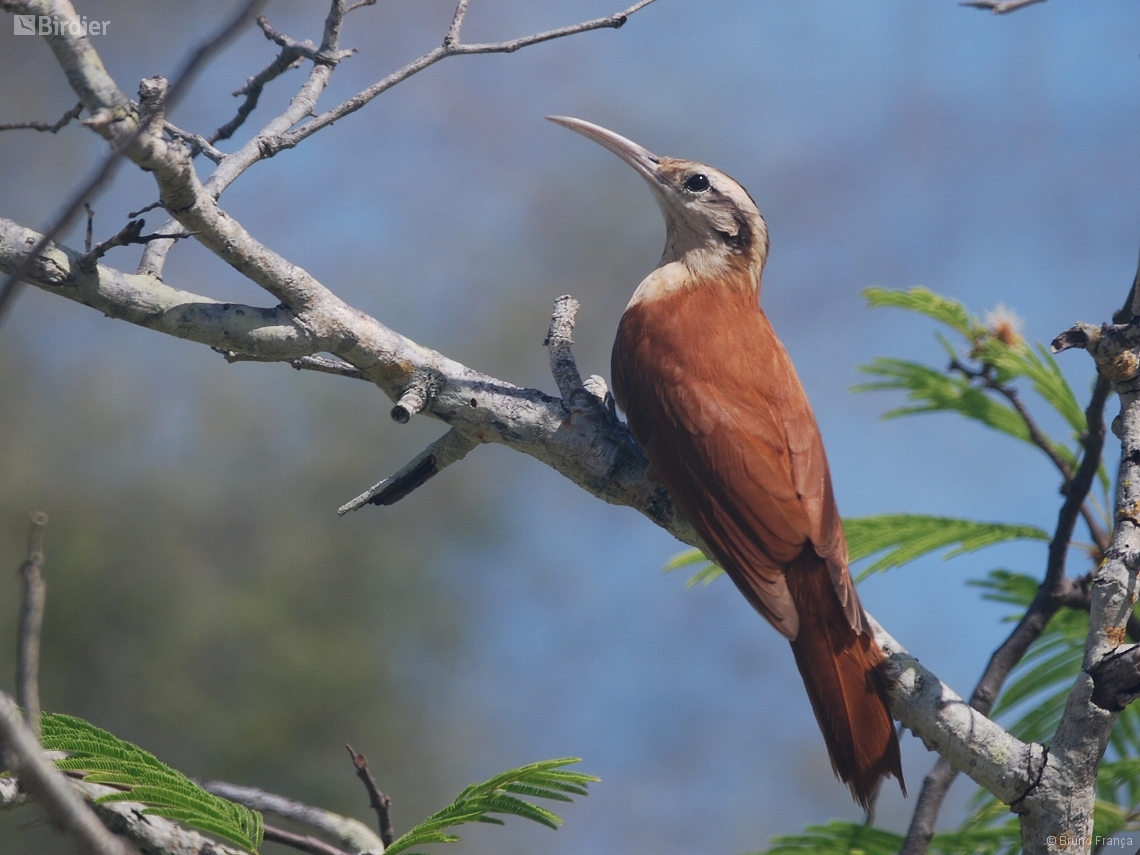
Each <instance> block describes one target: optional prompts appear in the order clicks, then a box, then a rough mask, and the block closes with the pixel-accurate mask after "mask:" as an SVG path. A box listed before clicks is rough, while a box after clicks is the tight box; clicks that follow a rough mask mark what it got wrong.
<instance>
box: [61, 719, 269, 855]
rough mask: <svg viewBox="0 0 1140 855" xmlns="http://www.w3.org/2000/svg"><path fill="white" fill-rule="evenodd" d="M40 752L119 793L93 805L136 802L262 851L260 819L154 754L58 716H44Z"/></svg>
mask: <svg viewBox="0 0 1140 855" xmlns="http://www.w3.org/2000/svg"><path fill="white" fill-rule="evenodd" d="M40 721H41V726H42V728H43V747H44V749H45V750H47V751H62V752H64V753H65V754H66V755H67V756H66V757H64V758H62V759H59V760H56V761H55V765H56V766H57V767H59V768H60V769H62V770H63V771H65V772H71V773H73V774H77V775H79V776H80V777H82V779H83V780H84V781H87V782H88V783H92V784H105V785H107V786H110V787H114V788H115V789H117V790H119V791H120V792H116V793H109V794H107V795H105V796H100V797H99V798H97V799H95V803H96V804H108V803H111V802H139V803H140V804H142V805H144V806H145V807H144V810H143V811H142V812H143V814H144V815H145V814H152V815H154V816H161V817H165V818H166V819H172V820H174V821H176V822H180V823H182V824H183V825H188V826H190V827H191V828H196V829H198V830H200V831H205V832H207V833H209V834H213V835H215V836H217V837H220V838H222V839H223V840H228V841H229V842H230V843H234V844H236V845H238V846H240V847H242V848H243V849H248V850H249V851H250V852H256V851H257V849H258V847H260V846H261V840H262V834H263V826H262V820H261V814H260V813H258V812H257V811H255V810H250V809H249V808H247V807H243V806H242V805H238V804H234V803H233V802H231V801H228V800H227V799H223V798H220V797H219V796H215V795H213V794H212V793H208V792H206V791H205V790H204V789H202V788H201V787H200V786H198V785H197V784H195V783H194V782H193V781H191V780H190V779H189V778H187V777H186V776H185V775H183V774H182V773H181V772H178V771H176V770H174V769H171V768H170V767H169V766H167V765H166V764H165V763H163V762H161V761H160V760H159V759H158V758H156V757H155V756H154V755H153V754H151V753H149V752H147V751H143V750H142V749H141V748H139V747H138V746H136V745H132V744H131V743H130V742H126V741H124V740H122V739H119V738H118V737H116V736H112V735H111V734H110V733H108V732H107V731H105V730H102V729H100V728H98V727H95V725H93V724H90V723H89V722H86V721H84V720H83V719H81V718H76V717H75V716H70V715H63V714H61V713H44V714H43V715H42V717H41V719H40Z"/></svg>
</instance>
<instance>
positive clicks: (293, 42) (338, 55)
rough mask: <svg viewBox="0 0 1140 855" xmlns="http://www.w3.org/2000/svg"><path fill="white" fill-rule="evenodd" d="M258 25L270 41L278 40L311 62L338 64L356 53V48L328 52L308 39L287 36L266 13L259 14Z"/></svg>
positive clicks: (289, 49) (286, 48)
mask: <svg viewBox="0 0 1140 855" xmlns="http://www.w3.org/2000/svg"><path fill="white" fill-rule="evenodd" d="M257 25H258V26H259V27H261V31H262V32H263V33H265V37H266V38H267V39H269V40H270V41H272V42H276V43H277V44H279V45H280V46H281V47H283V48H285V50H288V51H291V52H292V53H294V54H295V55H297V56H303V57H304V58H305V59H307V60H309V61H310V62H315V63H318V64H320V65H336V64H337V63H338V62H340V61H341V60H342V59H347V58H348V57H350V56H352V55H353V54H354V53H356V48H349V49H348V50H338V51H332V52H328V51H325V50H323V49H322V48H319V47H317V46H316V45H315V44H313V43H312V42H311V41H309V40H308V39H305V40H304V41H298V40H297V39H295V38H293V37H292V36H287V35H285V34H284V33H279V32H277V30H275V29H273V27H272V26H271V25H270V23H269V19H268V18H266V17H265V16H264V15H258V16H257Z"/></svg>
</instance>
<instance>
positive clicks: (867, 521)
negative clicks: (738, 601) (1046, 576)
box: [664, 514, 1049, 588]
mask: <svg viewBox="0 0 1140 855" xmlns="http://www.w3.org/2000/svg"><path fill="white" fill-rule="evenodd" d="M843 528H844V531H845V532H846V533H847V551H848V555H849V557H850V559H851V561H852V563H854V562H856V561H860V560H862V559H864V558H869V557H871V556H872V555H876V554H878V553H880V552H886V555H884V556H882V557H881V558H880V559H879V560H878V561H876V562H875V563H873V564H872V565H870V566H869V567H867V568H865V569H864V570H863V571H862V572H861V573H859V575H858V576H857V577H856V578H855V581H856V582H860V581H862V580H863V579H865V578H866V577H867V576H869V575H870V574H872V573H881V572H883V571H884V570H889V569H890V568H892V567H901V566H903V565H904V564H909V563H910V562H911V561H914V560H915V559H916V558H921V557H922V556H924V555H928V554H929V553H931V552H937V551H939V550H941V549H948V550H949V551H948V552H947V553H946V555H945V556H944V557H945V558H953V557H954V556H956V555H962V554H963V553H966V552H973V551H974V550H976V549H982V548H983V547H986V546H993V545H994V544H995V543H1004V542H1006V541H1010V540H1048V539H1049V535H1048V534H1047V533H1046V532H1045V531H1043V530H1042V529H1039V528H1037V526H1032V525H1012V524H1010V523H990V522H975V521H974V520H964V519H957V518H954V517H932V516H926V515H923V514H881V515H879V516H873V517H851V518H849V519H845V520H844V521H843ZM694 566H696V567H697V571H696V573H694V574H693V575H692V576H691V577H690V578H689V581H688V582H686V583H685V584H686V587H689V588H691V587H693V586H694V585H697V584H700V585H707V584H709V583H710V582H711V581H713V579H715V578H717V577H718V576H720V575H721V574H722V573H723V572H724V571H723V570H721V568H720V567H719V566H717V565H716V564H714V563H713V562H711V561H709V560H708V558H707V557H705V554H704V553H703V552H701V551H700V550H699V549H690V550H687V551H685V552H682V553H680V554H679V555H676V556H674V557H673V559H672V560H671V561H670V562H669V563H668V564H666V565H665V568H664V569H665V571H666V572H668V571H670V570H677V569H678V568H681V567H694Z"/></svg>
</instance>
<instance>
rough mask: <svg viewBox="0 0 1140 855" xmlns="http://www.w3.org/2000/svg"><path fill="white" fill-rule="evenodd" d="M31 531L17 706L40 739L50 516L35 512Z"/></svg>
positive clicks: (25, 571) (19, 647) (22, 575)
mask: <svg viewBox="0 0 1140 855" xmlns="http://www.w3.org/2000/svg"><path fill="white" fill-rule="evenodd" d="M31 518H32V525H31V529H30V531H29V532H28V558H27V560H26V561H24V563H23V564H21V565H20V581H21V583H22V585H23V597H22V601H23V606H22V608H21V609H20V628H19V641H18V643H17V647H16V703H17V704H19V705H20V707H22V708H23V710H24V720H25V721H27V723H28V726H29V727H30V728H31V729H32V732H33V733H34V734H35V735H36V739H39V738H40V709H41V707H40V682H39V681H40V676H39V675H40V630H41V629H42V628H43V623H44V600H45V598H46V596H47V586H46V584H45V583H44V577H43V568H44V527H45V526H46V525H47V521H48V518H47V514H45V513H43V512H42V511H35V512H33V513H32V515H31Z"/></svg>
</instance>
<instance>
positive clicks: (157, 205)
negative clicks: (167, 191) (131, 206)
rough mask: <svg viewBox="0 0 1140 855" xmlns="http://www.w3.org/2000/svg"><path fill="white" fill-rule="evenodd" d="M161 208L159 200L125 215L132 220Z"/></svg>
mask: <svg viewBox="0 0 1140 855" xmlns="http://www.w3.org/2000/svg"><path fill="white" fill-rule="evenodd" d="M161 207H162V200H161V199H159V200H158V201H157V202H151V203H150V204H149V205H146V206H144V207H142V208H139V209H138V210H137V211H131V212H130V213H129V214H127V216H128V217H130V218H131V219H132V220H133V219H134V218H135V217H138V216H141V215H142V214H145V213H146V212H147V211H153V210H154V209H155V208H161ZM87 249H88V251H90V249H91V247H88V248H87Z"/></svg>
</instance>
